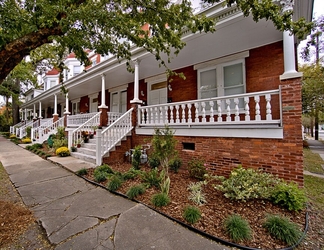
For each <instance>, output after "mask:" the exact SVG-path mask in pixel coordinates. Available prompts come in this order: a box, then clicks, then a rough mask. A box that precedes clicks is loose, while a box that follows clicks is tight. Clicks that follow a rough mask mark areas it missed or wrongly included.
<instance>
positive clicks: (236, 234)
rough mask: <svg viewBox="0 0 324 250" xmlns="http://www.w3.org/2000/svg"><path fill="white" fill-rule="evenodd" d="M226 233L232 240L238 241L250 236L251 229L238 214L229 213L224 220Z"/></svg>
mask: <svg viewBox="0 0 324 250" xmlns="http://www.w3.org/2000/svg"><path fill="white" fill-rule="evenodd" d="M224 227H225V231H226V232H227V234H228V235H229V236H230V237H231V239H232V240H233V241H234V242H240V241H243V240H248V239H250V238H251V235H252V231H251V228H250V226H249V223H248V222H247V221H246V220H244V219H243V218H242V217H241V216H239V215H235V214H234V215H230V216H229V217H227V218H226V219H225V221H224Z"/></svg>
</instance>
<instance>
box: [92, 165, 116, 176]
mask: <svg viewBox="0 0 324 250" xmlns="http://www.w3.org/2000/svg"><path fill="white" fill-rule="evenodd" d="M96 172H103V173H106V174H114V171H113V170H112V168H111V167H109V166H108V165H107V164H102V165H100V166H98V167H96V169H95V170H94V173H96Z"/></svg>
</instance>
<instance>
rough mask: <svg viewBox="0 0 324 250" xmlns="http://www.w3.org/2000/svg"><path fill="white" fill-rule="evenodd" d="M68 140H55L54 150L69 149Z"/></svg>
mask: <svg viewBox="0 0 324 250" xmlns="http://www.w3.org/2000/svg"><path fill="white" fill-rule="evenodd" d="M67 146H68V140H67V139H66V138H63V139H53V148H54V149H55V150H57V149H58V148H60V147H67Z"/></svg>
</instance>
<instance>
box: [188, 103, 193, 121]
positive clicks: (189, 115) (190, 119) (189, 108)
mask: <svg viewBox="0 0 324 250" xmlns="http://www.w3.org/2000/svg"><path fill="white" fill-rule="evenodd" d="M191 106H192V105H191V103H188V104H187V107H188V123H192V117H191Z"/></svg>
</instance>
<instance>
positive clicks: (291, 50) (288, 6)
mask: <svg viewBox="0 0 324 250" xmlns="http://www.w3.org/2000/svg"><path fill="white" fill-rule="evenodd" d="M280 4H281V5H282V6H283V9H282V11H283V12H285V11H290V10H293V6H294V1H293V0H280ZM283 45H284V48H283V49H284V67H285V72H284V73H283V74H282V75H281V76H280V80H285V79H290V78H296V77H301V76H302V75H303V74H302V73H301V72H297V71H296V58H295V41H294V35H292V34H290V31H284V32H283Z"/></svg>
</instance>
